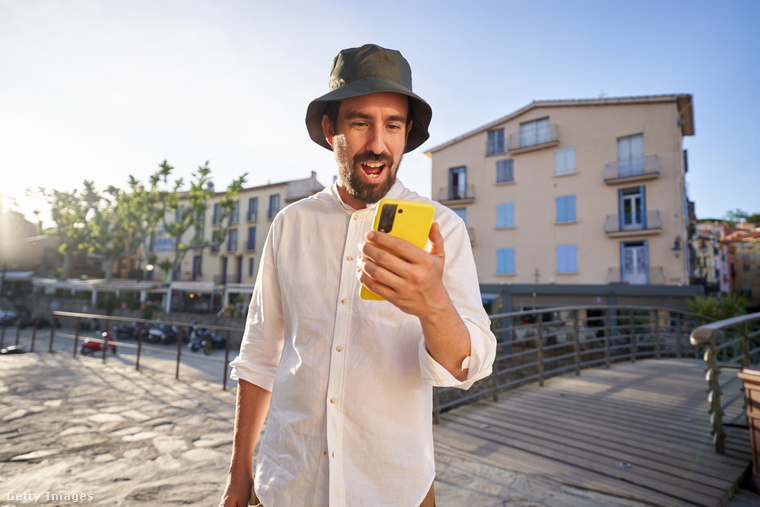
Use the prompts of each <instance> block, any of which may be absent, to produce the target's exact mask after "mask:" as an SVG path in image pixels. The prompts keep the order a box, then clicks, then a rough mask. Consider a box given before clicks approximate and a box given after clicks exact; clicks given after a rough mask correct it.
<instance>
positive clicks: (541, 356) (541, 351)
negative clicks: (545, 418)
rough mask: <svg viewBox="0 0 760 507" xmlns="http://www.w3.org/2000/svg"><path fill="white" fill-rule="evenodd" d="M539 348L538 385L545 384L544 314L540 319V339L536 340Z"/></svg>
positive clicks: (537, 352)
mask: <svg viewBox="0 0 760 507" xmlns="http://www.w3.org/2000/svg"><path fill="white" fill-rule="evenodd" d="M536 345H537V346H538V349H537V350H536V354H537V357H538V385H540V386H541V387H543V386H544V322H543V314H540V317H539V321H538V339H537V340H536Z"/></svg>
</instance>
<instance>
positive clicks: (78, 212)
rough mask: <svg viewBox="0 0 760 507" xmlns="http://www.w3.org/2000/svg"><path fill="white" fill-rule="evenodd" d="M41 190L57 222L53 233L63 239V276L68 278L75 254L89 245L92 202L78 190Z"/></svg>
mask: <svg viewBox="0 0 760 507" xmlns="http://www.w3.org/2000/svg"><path fill="white" fill-rule="evenodd" d="M39 192H40V193H41V194H42V195H43V197H44V198H45V199H46V200H47V202H48V204H50V214H51V217H52V219H53V222H55V230H54V232H53V234H55V235H56V236H58V238H59V239H60V240H61V246H60V247H58V251H59V252H61V254H63V266H61V278H63V279H66V278H69V276H70V275H71V259H72V257H73V255H74V254H75V253H77V252H79V251H81V250H83V249H85V248H86V247H87V237H88V234H89V232H88V215H89V214H90V212H91V208H90V204H89V203H88V201H87V200H86V199H85V196H84V194H82V193H80V192H79V191H77V190H72V191H71V192H62V191H59V190H52V191H47V190H46V189H45V188H40V189H39ZM90 198H92V196H90Z"/></svg>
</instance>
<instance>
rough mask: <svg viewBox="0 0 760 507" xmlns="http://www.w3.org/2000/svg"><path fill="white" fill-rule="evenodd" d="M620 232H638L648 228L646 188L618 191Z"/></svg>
mask: <svg viewBox="0 0 760 507" xmlns="http://www.w3.org/2000/svg"><path fill="white" fill-rule="evenodd" d="M618 202H619V205H620V230H621V231H636V230H640V229H646V228H647V216H646V199H645V187H644V186H640V187H631V188H621V189H619V190H618Z"/></svg>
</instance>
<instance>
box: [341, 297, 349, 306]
mask: <svg viewBox="0 0 760 507" xmlns="http://www.w3.org/2000/svg"><path fill="white" fill-rule="evenodd" d="M340 304H342V305H347V304H348V299H346V298H343V299H341V300H340Z"/></svg>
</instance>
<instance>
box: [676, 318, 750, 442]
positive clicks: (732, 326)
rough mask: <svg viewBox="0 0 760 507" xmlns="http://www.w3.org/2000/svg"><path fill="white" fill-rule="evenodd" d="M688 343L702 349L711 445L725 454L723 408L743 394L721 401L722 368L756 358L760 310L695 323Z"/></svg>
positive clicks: (742, 365) (740, 366)
mask: <svg viewBox="0 0 760 507" xmlns="http://www.w3.org/2000/svg"><path fill="white" fill-rule="evenodd" d="M690 341H691V343H692V345H699V346H703V347H704V348H705V352H704V360H705V362H706V363H707V369H706V371H707V375H706V378H707V384H708V393H709V394H708V398H707V399H708V401H709V403H710V423H711V425H712V431H713V445H715V451H716V452H717V453H719V454H725V452H726V447H725V440H726V434H725V431H724V429H723V426H724V425H725V424H724V422H723V416H724V415H725V410H726V408H727V407H729V406H730V405H732V404H733V403H734V402H736V401H738V400H739V398H741V399H742V400H743V403H744V408H745V409H746V408H747V400H746V397H745V396H734V397H733V398H732V399H730V400H729V401H728V402H726V403H723V400H722V398H721V395H722V394H723V388H724V387H725V384H724V385H721V383H720V374H721V373H722V371H723V369H744V368H747V367H748V366H749V365H750V364H752V362H753V359H754V358H757V357H760V344H759V343H758V342H760V313H751V314H749V315H741V316H739V317H733V318H730V319H724V320H719V321H716V322H711V323H709V324H705V325H703V326H699V327H697V328H696V329H694V330H693V331H692V332H691V336H690Z"/></svg>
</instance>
